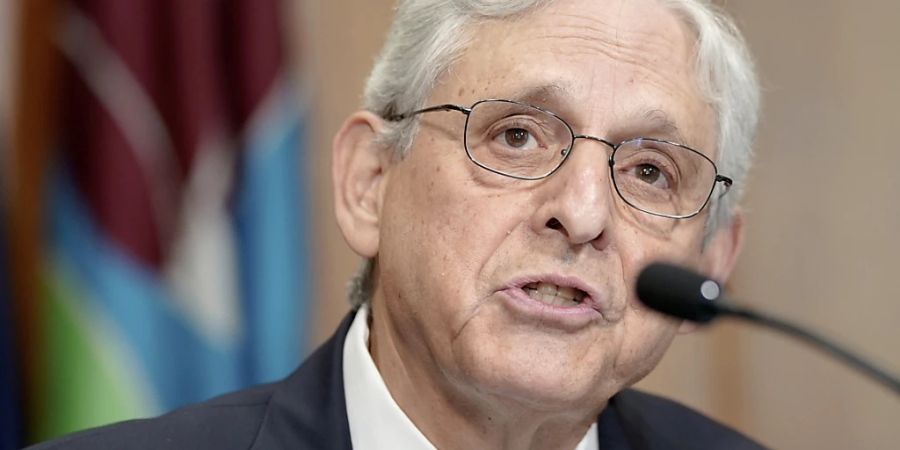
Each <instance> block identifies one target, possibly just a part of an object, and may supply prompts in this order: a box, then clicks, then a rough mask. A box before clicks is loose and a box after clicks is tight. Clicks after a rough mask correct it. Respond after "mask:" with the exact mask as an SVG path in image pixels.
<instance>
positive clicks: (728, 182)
mask: <svg viewBox="0 0 900 450" xmlns="http://www.w3.org/2000/svg"><path fill="white" fill-rule="evenodd" d="M716 183H724V184H725V190H724V191H722V193H721V194H719V197H721V196H723V195H725V193H726V192H728V190H729V189H731V185H732V184H734V180H732V179H731V178H728V177H726V176H725V175H719V174H716Z"/></svg>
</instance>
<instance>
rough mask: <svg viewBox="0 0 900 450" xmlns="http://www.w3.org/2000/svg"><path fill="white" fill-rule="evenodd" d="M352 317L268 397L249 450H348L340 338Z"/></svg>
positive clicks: (342, 339)
mask: <svg viewBox="0 0 900 450" xmlns="http://www.w3.org/2000/svg"><path fill="white" fill-rule="evenodd" d="M355 315H356V314H355V312H351V313H350V314H348V315H347V317H345V318H344V320H343V321H342V322H341V324H340V326H339V327H338V330H337V332H336V333H335V334H334V336H332V337H331V339H329V340H328V341H327V342H325V344H323V345H322V346H321V347H319V348H318V349H317V350H316V351H315V352H314V353H313V354H312V355H310V357H309V358H307V360H306V361H305V362H304V363H303V364H302V365H301V366H300V368H298V369H297V370H296V371H294V373H293V374H291V375H290V376H289V377H288V378H287V379H286V380H284V381H283V382H281V383H280V386H278V388H277V389H276V390H275V392H274V393H273V394H272V398H271V400H270V401H269V407H268V410H267V412H266V418H265V419H264V422H263V425H262V427H261V428H260V431H259V436H258V438H257V439H256V442H255V443H254V445H253V449H254V450H256V449H260V450H262V449H266V450H269V449H313V448H316V449H322V448H327V449H340V450H350V449H351V444H350V425H349V423H348V422H347V406H346V401H345V399H344V383H343V380H344V375H343V373H344V362H343V354H344V338H345V337H346V336H347V330H349V329H350V324H351V323H352V322H353V317H354V316H355Z"/></svg>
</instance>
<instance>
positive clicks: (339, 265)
mask: <svg viewBox="0 0 900 450" xmlns="http://www.w3.org/2000/svg"><path fill="white" fill-rule="evenodd" d="M314 3H315V5H314V6H312V7H311V8H310V11H309V14H310V15H311V16H312V19H311V20H308V21H307V22H306V23H307V24H310V22H311V26H312V31H313V33H312V34H313V40H312V42H311V45H310V47H311V48H310V51H311V52H312V53H311V55H312V57H311V60H310V63H311V67H312V68H313V69H314V74H315V76H314V80H313V82H312V85H313V88H314V89H313V90H314V92H315V95H316V105H317V113H316V115H315V120H316V121H317V123H316V124H315V131H316V136H315V144H314V151H313V152H312V153H313V158H314V164H313V171H312V173H311V174H310V176H311V180H312V182H313V183H314V188H313V189H314V194H315V207H316V214H315V217H316V219H315V220H316V223H315V226H316V233H317V234H316V237H315V238H314V242H315V243H316V252H317V253H316V261H317V262H318V267H317V269H316V270H317V277H316V280H317V282H318V284H317V291H318V298H320V299H321V302H320V304H319V310H318V317H319V320H317V322H316V324H317V330H316V339H317V340H321V339H323V338H324V337H325V336H327V335H328V334H329V333H330V332H331V331H332V329H333V327H334V326H335V325H336V323H337V321H338V320H339V318H340V316H341V315H342V314H343V313H344V311H345V310H346V302H345V300H344V298H343V297H344V295H343V292H344V284H345V283H346V280H347V278H348V277H349V275H350V273H351V272H352V271H353V269H354V268H355V265H356V261H357V259H356V258H355V257H353V255H352V254H351V253H350V252H349V250H347V247H346V245H345V244H343V242H342V239H341V238H340V235H339V234H338V232H337V229H336V226H335V224H334V219H333V218H332V212H331V197H330V195H331V194H330V176H329V174H330V169H329V168H328V164H329V161H328V159H329V143H330V138H331V135H332V134H333V133H334V131H335V130H336V129H337V127H338V126H339V123H340V121H341V120H342V118H343V117H344V116H345V115H346V114H347V113H349V112H350V111H352V110H353V109H354V108H355V107H356V106H357V105H358V103H359V94H360V92H361V89H362V83H363V79H364V77H365V74H366V71H367V70H368V68H369V66H370V64H371V62H372V58H373V55H374V53H375V52H376V51H377V49H378V48H379V46H380V45H381V43H382V40H383V34H384V30H385V29H386V27H387V23H388V20H389V16H390V8H391V4H392V3H393V2H392V1H390V0H340V1H333V0H330V1H324V0H323V1H319V2H314ZM726 8H727V9H728V10H730V11H732V12H733V13H734V15H735V16H736V17H737V18H738V20H739V21H740V23H741V24H742V28H743V29H744V30H745V32H746V35H747V37H748V40H749V41H750V45H751V47H752V48H753V51H754V54H755V55H756V56H757V59H758V61H759V65H760V71H761V75H762V80H763V83H764V87H765V110H764V114H763V122H762V126H761V134H760V138H759V140H758V145H757V148H758V155H759V156H758V159H757V163H756V168H755V170H754V172H753V176H752V181H751V183H752V184H751V187H750V193H749V196H748V199H747V210H748V214H747V240H746V247H745V253H744V257H743V260H742V263H741V264H740V266H739V268H738V271H737V274H736V276H735V279H734V280H733V283H732V291H733V294H734V296H736V297H738V298H743V299H747V300H752V303H753V304H754V305H757V306H759V307H760V308H763V309H766V310H769V311H772V312H774V313H778V314H780V315H782V316H784V317H789V318H793V319H796V320H797V321H798V322H800V323H803V324H807V325H809V326H812V327H814V328H816V329H818V330H821V331H822V332H824V333H826V334H828V335H830V336H834V337H835V338H837V339H839V340H840V341H842V342H844V343H846V344H848V345H849V346H851V347H852V348H855V349H857V350H859V351H861V352H863V353H864V354H867V355H870V356H871V357H872V358H873V359H875V360H877V361H879V362H880V363H881V364H882V365H884V366H886V367H887V368H889V369H891V370H892V371H893V372H894V373H900V349H898V347H900V345H898V344H900V327H898V326H897V324H898V323H900V283H897V279H898V276H900V264H898V263H897V255H898V254H900V239H898V236H897V235H898V233H900V143H898V142H900V27H898V26H897V23H898V22H900V3H898V2H893V1H888V0H884V1H875V0H872V1H860V2H848V1H842V0H823V1H815V0H807V1H797V0H792V1H774V0H765V1H762V0H755V1H743V2H738V1H731V2H728V4H727V6H726ZM308 17H309V16H308ZM642 385H643V386H644V387H645V388H647V389H651V390H654V391H658V392H664V393H666V394H667V395H670V396H673V397H676V398H679V399H681V400H682V401H684V402H685V403H688V404H691V405H694V406H696V407H698V408H700V409H702V410H704V411H706V412H708V413H710V414H712V415H714V416H716V417H718V418H720V419H721V420H724V421H726V422H728V423H730V424H732V425H735V426H737V427H738V428H740V429H742V430H744V431H746V432H748V433H750V434H752V435H753V436H755V437H757V438H758V439H760V440H762V441H763V442H764V443H767V444H769V445H771V446H773V447H775V448H787V449H848V448H854V449H879V448H898V447H900V426H898V425H900V401H898V400H897V399H896V398H891V397H890V395H889V394H888V393H887V391H884V390H882V389H880V388H879V387H877V386H875V385H873V384H872V383H870V382H868V381H867V380H864V379H862V378H861V377H860V376H858V375H856V374H855V373H853V372H850V371H849V370H847V369H845V368H843V367H840V366H838V365H837V364H836V363H834V362H832V361H830V360H828V359H826V358H824V357H822V356H819V355H818V354H816V353H813V352H811V351H809V350H808V349H807V348H805V347H804V346H802V345H800V344H797V343H794V342H790V341H786V340H784V339H782V338H781V337H779V336H775V335H773V334H772V333H770V332H766V331H759V330H756V329H752V328H750V327H748V326H746V325H743V324H737V323H722V324H719V325H717V326H715V327H713V329H711V330H709V331H706V332H701V333H698V334H696V335H693V336H687V337H684V338H682V339H681V340H680V341H679V342H677V343H676V345H675V347H674V348H673V349H672V351H671V352H670V354H669V355H668V356H667V358H666V359H665V360H664V362H663V363H662V365H661V367H660V368H659V369H658V370H657V372H655V373H654V374H653V375H651V377H650V378H649V379H647V380H645V381H644V382H643V383H642Z"/></svg>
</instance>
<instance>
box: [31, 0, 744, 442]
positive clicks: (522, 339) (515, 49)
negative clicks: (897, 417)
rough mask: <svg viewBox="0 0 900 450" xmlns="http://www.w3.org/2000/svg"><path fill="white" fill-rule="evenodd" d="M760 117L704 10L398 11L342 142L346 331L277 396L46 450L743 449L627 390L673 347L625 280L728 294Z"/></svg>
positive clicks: (258, 393) (725, 27)
mask: <svg viewBox="0 0 900 450" xmlns="http://www.w3.org/2000/svg"><path fill="white" fill-rule="evenodd" d="M757 103H758V88H757V86H756V82H755V77H754V74H753V70H752V64H751V63H750V60H749V57H748V56H747V54H746V52H745V49H744V46H743V44H742V42H741V40H740V38H739V36H738V35H737V34H736V32H734V31H733V29H732V28H731V26H730V25H729V22H727V21H726V20H725V19H723V18H722V17H720V16H718V15H715V14H714V13H713V12H711V9H710V7H709V6H708V5H707V4H706V3H704V2H701V1H697V0H677V1H675V0H668V1H664V0H630V1H629V0H557V1H533V0H532V1H527V0H521V1H502V2H500V1H476V0H468V1H462V0H459V1H437V0H407V1H402V2H401V3H400V5H399V7H398V10H397V17H396V19H395V22H394V24H393V27H392V29H391V32H390V35H389V37H388V42H387V44H386V46H385V49H384V50H383V52H382V54H381V56H380V57H379V59H378V61H377V62H376V65H375V68H374V70H373V73H372V75H371V77H370V79H369V82H368V85H367V87H366V93H365V110H363V111H360V112H357V113H354V114H353V115H351V116H350V117H349V118H348V119H347V120H346V122H345V123H344V125H343V127H342V128H341V129H340V130H339V131H338V133H337V135H336V137H335V139H334V146H333V155H334V192H335V205H336V207H335V209H336V214H337V219H338V223H339V225H340V227H341V229H342V231H343V234H344V237H345V238H346V240H347V242H348V243H349V245H350V246H351V247H352V248H353V250H354V251H356V252H357V253H358V254H360V255H361V256H363V257H365V258H367V263H366V265H365V267H364V268H363V270H362V271H361V274H360V277H359V279H358V280H356V284H355V289H354V293H353V299H354V302H355V305H356V306H357V307H358V309H356V311H355V312H354V313H351V314H350V315H349V316H348V317H347V318H346V319H345V320H344V322H343V323H342V325H341V326H340V328H339V330H338V332H337V334H336V335H335V337H333V338H332V340H331V341H329V342H328V343H326V344H325V346H323V347H322V348H321V349H319V350H318V351H317V352H316V353H315V354H314V355H313V356H311V357H310V359H309V360H308V361H307V362H305V363H304V365H303V366H301V368H300V369H298V371H297V372H295V373H294V374H292V375H291V376H290V377H289V378H288V379H286V380H285V381H282V382H280V383H277V384H274V385H269V386H263V387H259V388H256V389H252V390H249V391H244V392H240V393H236V394H231V395H228V396H225V397H221V398H219V399H214V400H212V401H210V402H207V403H205V404H200V405H195V406H191V407H187V408H183V409H181V410H178V411H175V412H173V413H170V414H169V415H166V416H163V417H161V418H158V419H152V420H148V421H134V422H129V423H125V424H120V425H115V426H112V427H107V428H101V429H98V430H91V431H88V432H85V433H81V434H78V435H74V436H72V437H69V438H64V439H63V440H60V441H57V442H55V443H50V444H48V445H47V446H46V447H44V448H69V446H71V448H253V449H257V448H258V449H270V448H271V449H278V448H351V447H353V448H371V449H389V448H390V449H393V448H408V449H420V448H421V449H427V448H440V449H457V448H458V449H475V448H477V449H482V448H484V449H487V448H498V449H501V448H506V449H531V448H533V449H573V448H578V449H598V448H603V449H607V448H609V449H651V448H666V449H670V448H692V449H693V448H722V449H739V448H758V446H757V445H756V444H754V443H752V442H751V441H749V440H747V439H746V438H744V437H742V436H740V435H739V434H737V433H735V432H733V431H731V430H728V429H726V428H724V427H722V426H720V425H717V424H715V423H714V422H712V421H710V420H709V419H706V418H703V417H702V416H700V415H699V414H697V413H694V412H691V411H689V410H687V409H686V408H684V407H681V406H678V405H676V404H674V403H671V402H668V401H665V400H662V399H659V398H656V397H652V396H649V395H646V394H641V393H637V392H634V391H631V390H628V389H627V388H628V386H630V385H631V384H633V383H635V382H637V381H638V380H640V379H641V378H643V377H644V376H645V375H646V374H647V373H649V372H650V371H651V370H652V369H653V367H654V366H655V365H656V364H657V362H658V361H659V359H660V358H661V357H662V355H663V353H664V352H665V350H666V349H667V347H668V346H669V344H670V342H671V341H672V339H673V338H674V337H675V335H676V334H677V333H678V332H679V329H680V328H682V327H683V325H682V324H680V323H678V322H676V321H674V320H671V319H668V318H665V317H662V316H660V315H657V314H655V313H653V312H650V311H648V310H647V309H646V308H644V307H642V306H641V304H640V303H639V302H638V300H637V299H636V297H635V295H634V287H633V286H634V280H635V278H636V276H637V274H638V273H639V272H640V270H641V269H642V268H643V267H644V266H645V265H646V264H648V263H650V262H653V261H657V260H666V261H672V262H676V263H679V264H682V265H685V266H689V267H693V268H695V269H697V270H700V271H703V272H705V273H707V274H709V275H711V276H713V277H715V278H718V279H720V280H724V279H726V278H727V277H728V275H729V273H730V272H731V269H732V267H733V265H734V262H735V258H736V256H737V253H738V250H739V247H740V245H739V244H740V235H741V234H740V231H741V230H740V228H741V219H740V217H739V215H738V214H737V213H736V209H735V201H736V200H737V197H738V194H739V193H740V190H741V186H742V182H743V180H744V174H745V172H746V169H747V165H748V160H749V152H750V143H751V141H752V134H753V130H754V127H755V123H756V115H757ZM729 188H730V190H731V192H728V194H727V195H725V194H726V192H727V191H728V190H729Z"/></svg>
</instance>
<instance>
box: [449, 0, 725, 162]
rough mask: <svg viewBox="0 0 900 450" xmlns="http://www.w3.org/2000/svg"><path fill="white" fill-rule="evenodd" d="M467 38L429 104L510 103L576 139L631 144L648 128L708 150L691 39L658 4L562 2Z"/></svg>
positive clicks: (486, 24)
mask: <svg viewBox="0 0 900 450" xmlns="http://www.w3.org/2000/svg"><path fill="white" fill-rule="evenodd" d="M467 32H468V33H469V35H468V37H469V40H468V45H467V46H466V48H465V49H464V50H463V52H462V53H461V55H460V57H459V58H458V59H457V60H456V61H455V62H454V63H453V64H452V65H451V67H450V70H448V71H447V73H445V74H444V76H442V77H441V78H440V79H439V82H438V84H437V86H436V87H435V89H434V92H433V95H432V98H433V99H434V100H438V97H441V99H440V100H439V101H457V102H461V103H468V104H471V103H472V102H474V101H477V100H480V99H484V98H508V99H512V100H520V101H524V102H528V103H532V104H538V105H539V106H543V107H546V108H549V109H551V110H553V111H554V112H556V113H558V114H560V115H561V116H563V118H564V119H566V120H567V121H568V122H570V124H571V125H572V126H573V127H575V128H577V131H578V132H581V133H601V134H604V135H607V136H606V137H609V138H617V137H619V136H609V134H610V133H620V134H622V135H623V136H621V137H633V136H627V135H628V134H629V133H632V131H633V132H634V133H639V132H640V131H641V130H640V129H637V130H632V129H634V128H641V127H643V126H654V127H657V128H660V127H661V128H665V130H663V131H665V133H664V134H663V135H662V137H667V138H672V139H677V140H679V141H681V142H686V141H687V143H689V144H692V145H694V146H697V147H700V148H711V147H712V145H713V139H712V134H714V133H713V123H714V121H713V114H712V110H711V108H710V107H709V102H708V101H707V99H706V98H705V97H704V96H703V95H702V93H701V91H700V89H699V87H698V85H697V81H696V80H697V77H696V76H695V45H696V42H695V41H696V35H695V33H694V32H693V30H692V29H691V28H690V27H689V26H688V25H687V24H686V23H685V21H684V20H682V18H681V16H679V15H678V14H677V13H676V12H674V11H673V10H672V9H670V8H669V7H666V6H663V3H662V2H660V1H657V0H561V1H556V2H551V3H549V4H547V5H544V6H542V7H539V8H537V9H535V10H533V11H530V12H528V13H525V14H522V15H520V16H517V17H514V18H505V19H492V20H485V21H480V22H478V23H475V24H473V25H472V26H471V27H470V29H468V30H467ZM448 97H452V99H451V98H448ZM648 119H649V120H648ZM645 124H646V125H645Z"/></svg>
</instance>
